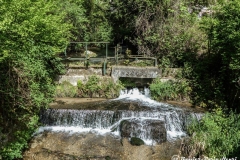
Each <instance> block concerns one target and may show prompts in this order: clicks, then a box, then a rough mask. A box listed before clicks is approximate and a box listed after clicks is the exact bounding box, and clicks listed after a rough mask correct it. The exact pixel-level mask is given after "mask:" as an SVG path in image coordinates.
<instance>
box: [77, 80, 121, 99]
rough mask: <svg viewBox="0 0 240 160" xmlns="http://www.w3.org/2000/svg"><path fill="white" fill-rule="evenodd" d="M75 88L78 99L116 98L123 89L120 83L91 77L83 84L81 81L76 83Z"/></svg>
mask: <svg viewBox="0 0 240 160" xmlns="http://www.w3.org/2000/svg"><path fill="white" fill-rule="evenodd" d="M77 88H78V96H80V97H88V96H90V97H93V96H98V97H105V98H116V97H117V96H119V93H120V90H121V89H123V88H124V87H123V84H122V83H121V81H117V82H114V81H113V80H112V79H111V78H105V77H102V78H100V77H98V76H96V75H92V76H90V77H89V79H88V81H87V82H86V83H85V84H84V83H83V82H82V81H78V83H77Z"/></svg>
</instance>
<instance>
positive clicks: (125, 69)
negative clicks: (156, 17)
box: [64, 42, 161, 81]
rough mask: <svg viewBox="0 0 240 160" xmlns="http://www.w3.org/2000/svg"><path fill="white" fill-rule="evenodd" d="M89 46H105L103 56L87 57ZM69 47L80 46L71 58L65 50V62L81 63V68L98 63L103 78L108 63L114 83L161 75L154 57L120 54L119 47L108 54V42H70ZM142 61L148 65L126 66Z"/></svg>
mask: <svg viewBox="0 0 240 160" xmlns="http://www.w3.org/2000/svg"><path fill="white" fill-rule="evenodd" d="M91 44H98V45H105V49H104V50H105V54H104V53H103V52H102V53H101V54H96V56H95V57H91V56H90V55H89V53H90V52H91V51H90V47H89V45H91ZM70 45H71V46H76V45H80V46H81V47H80V49H78V50H77V51H76V54H75V55H73V56H72V55H70V54H69V53H68V52H69V49H67V48H66V50H65V52H64V61H65V62H83V66H85V67H86V68H87V67H88V66H89V64H93V63H96V62H98V63H99V67H101V68H102V74H103V76H104V75H106V69H107V67H108V65H109V63H111V68H112V70H111V76H112V78H113V79H114V80H115V81H116V80H118V79H119V78H120V77H129V78H157V77H159V76H160V75H161V70H160V69H159V68H158V67H157V58H156V57H149V56H146V55H131V54H122V53H121V51H122V48H121V47H120V46H119V45H117V46H115V47H114V50H113V52H110V54H109V42H71V43H70ZM75 48H76V47H75ZM75 48H74V49H75ZM144 61H145V62H149V64H148V65H145V66H131V65H129V64H128V63H130V62H132V63H135V62H136V63H137V62H144ZM126 65H129V66H126Z"/></svg>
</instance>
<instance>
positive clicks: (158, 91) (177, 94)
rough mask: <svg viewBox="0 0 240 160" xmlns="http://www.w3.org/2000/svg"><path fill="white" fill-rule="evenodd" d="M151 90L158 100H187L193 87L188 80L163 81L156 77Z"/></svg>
mask: <svg viewBox="0 0 240 160" xmlns="http://www.w3.org/2000/svg"><path fill="white" fill-rule="evenodd" d="M150 91H151V95H152V97H153V98H154V99H156V100H160V101H161V100H164V101H166V100H186V99H189V94H190V92H191V87H189V84H188V82H187V81H186V80H179V81H172V80H168V81H166V82H162V81H161V80H160V79H155V80H154V81H153V83H152V84H151V85H150Z"/></svg>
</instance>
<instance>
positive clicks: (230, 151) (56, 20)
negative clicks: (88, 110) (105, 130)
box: [0, 0, 240, 159]
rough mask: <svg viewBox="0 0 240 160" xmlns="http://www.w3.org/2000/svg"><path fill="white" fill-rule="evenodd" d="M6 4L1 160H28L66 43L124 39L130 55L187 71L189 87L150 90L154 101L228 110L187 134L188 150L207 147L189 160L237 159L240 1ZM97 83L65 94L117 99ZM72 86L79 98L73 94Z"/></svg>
mask: <svg viewBox="0 0 240 160" xmlns="http://www.w3.org/2000/svg"><path fill="white" fill-rule="evenodd" d="M0 5H1V8H0V155H1V158H3V159H16V158H21V157H22V155H21V151H22V150H23V149H24V148H26V147H27V142H28V140H29V139H30V136H31V134H32V132H34V130H35V128H36V127H37V125H38V124H37V123H38V112H39V110H40V109H41V108H45V107H47V105H48V104H49V102H51V100H52V99H53V97H54V94H55V84H54V81H53V80H54V78H55V76H56V75H57V74H59V73H60V72H61V71H62V68H63V66H62V64H61V59H60V58H58V57H59V56H58V54H59V53H61V52H62V51H63V50H64V49H65V48H66V47H67V46H68V42H69V41H110V42H112V43H113V44H116V43H119V42H121V43H123V45H127V46H128V48H129V49H130V50H131V51H132V54H134V53H135V54H144V55H146V56H150V57H151V56H154V57H157V58H158V62H159V63H158V64H159V66H160V67H164V68H167V67H175V68H182V69H183V76H182V77H181V79H182V81H175V82H173V81H172V82H165V83H163V82H160V81H158V80H156V81H155V82H154V83H153V84H152V85H151V86H150V88H151V90H152V92H153V93H152V94H153V96H154V97H155V98H156V99H184V98H185V97H186V98H189V97H190V99H191V101H192V102H193V104H194V105H199V106H201V107H205V108H208V109H211V110H213V109H216V108H222V109H223V111H221V112H220V111H214V112H211V113H209V114H207V115H206V116H205V118H203V120H202V121H201V122H200V124H201V125H196V124H193V127H192V128H190V130H189V133H190V134H191V135H192V137H193V138H192V140H191V145H192V146H193V148H194V146H195V147H197V146H198V145H200V147H201V149H200V151H201V152H192V153H194V154H191V155H192V156H196V157H197V156H200V155H206V156H208V157H214V156H218V157H222V156H227V157H231V156H234V155H236V154H235V153H236V151H237V150H239V142H240V140H239V126H238V124H239V122H238V120H237V119H238V115H237V113H239V112H240V108H239V105H240V98H239V97H240V92H239V89H240V82H239V81H240V80H239V79H240V78H239V77H240V54H239V53H240V32H239V28H240V2H239V1H238V0H231V1H228V0H227V1H225V0H224V1H210V0H206V1H205V0H204V1H203V0H199V1H192V0H163V1H159V0H151V1H150V0H116V1H114V2H112V3H109V1H107V0H101V1H99V0H90V1H89V0H69V1H64V0H56V1H54V2H52V1H51V2H49V1H45V0H38V1H33V0H25V1H18V0H9V1H7V0H3V1H0ZM204 6H207V7H208V9H207V11H205V13H204V14H205V16H202V17H199V16H198V15H199V13H200V12H201V9H202V8H203V7H204ZM70 48H71V47H70ZM71 49H72V50H74V47H72V48H71ZM126 63H128V62H126ZM140 64H141V65H144V66H145V65H146V64H145V63H140ZM98 80H99V79H98V78H97V77H94V76H93V78H92V79H91V80H90V81H89V82H87V83H85V84H83V83H81V82H79V83H78V88H76V87H72V88H71V87H69V86H68V87H69V88H67V89H68V90H69V93H68V94H70V95H75V94H77V95H81V96H84V95H87V96H93V94H95V93H97V94H100V93H101V92H104V94H106V95H108V96H109V97H111V96H112V95H114V94H115V93H113V91H112V89H117V88H113V86H112V85H113V84H111V83H110V84H105V83H104V82H101V83H102V84H101V85H100V83H98V82H99V81H98ZM173 86H175V87H173ZM61 87H63V88H64V87H65V86H58V89H59V91H62V90H63V88H61ZM73 88H76V89H77V90H76V93H71V92H72V91H71V89H73ZM119 88H121V84H119ZM160 91H162V92H160ZM58 94H60V93H59V92H58ZM235 123H236V125H235ZM225 129H227V130H225ZM212 133H215V135H217V136H215V135H214V134H212ZM235 134H236V136H234V135H235ZM202 144H204V146H201V145H202ZM196 150H197V149H196ZM218 154H219V155H218Z"/></svg>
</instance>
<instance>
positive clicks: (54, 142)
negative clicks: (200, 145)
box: [23, 132, 181, 160]
mask: <svg viewBox="0 0 240 160" xmlns="http://www.w3.org/2000/svg"><path fill="white" fill-rule="evenodd" d="M180 146H181V140H178V141H175V142H172V143H170V142H165V143H162V144H160V145H154V146H149V145H141V146H134V145H131V144H130V142H129V140H128V139H127V138H123V139H119V137H115V136H113V135H107V134H106V135H97V134H94V133H86V134H84V133H81V134H78V133H75V134H69V133H64V132H60V133H52V132H44V133H42V134H39V135H37V136H35V137H34V138H33V139H32V141H31V142H30V143H29V149H28V150H27V151H25V153H24V158H23V159H24V160H58V159H63V160H75V159H76V160H80V159H81V160H169V159H171V157H172V156H173V155H176V154H178V153H179V149H180Z"/></svg>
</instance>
